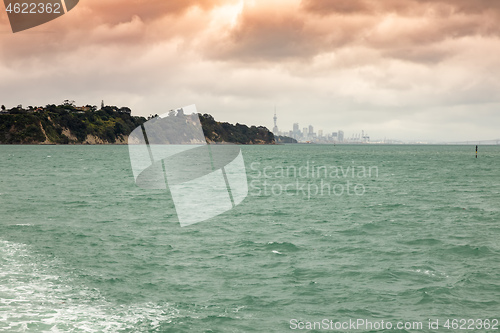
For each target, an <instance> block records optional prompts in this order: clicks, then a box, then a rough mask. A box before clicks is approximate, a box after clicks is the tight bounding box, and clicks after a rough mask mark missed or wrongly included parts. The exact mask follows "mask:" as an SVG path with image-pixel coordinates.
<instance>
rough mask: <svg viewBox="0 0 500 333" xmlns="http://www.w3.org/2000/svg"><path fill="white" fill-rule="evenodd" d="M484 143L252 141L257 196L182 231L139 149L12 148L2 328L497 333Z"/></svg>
mask: <svg viewBox="0 0 500 333" xmlns="http://www.w3.org/2000/svg"><path fill="white" fill-rule="evenodd" d="M474 148H475V147H472V146H371V145H338V146H333V145H280V146H243V147H242V151H243V154H244V159H245V164H246V167H247V176H248V181H249V185H250V187H249V195H248V197H247V198H246V199H245V200H244V201H243V203H242V204H240V205H239V206H237V207H236V208H235V209H233V210H231V211H229V212H226V213H224V214H222V215H220V216H217V217H215V218H212V219H210V220H207V221H204V222H202V223H199V224H195V225H191V226H189V227H185V228H181V227H180V225H179V223H178V221H177V217H176V213H175V207H174V204H173V202H172V199H171V196H170V193H169V192H168V191H157V190H144V189H140V188H138V187H137V186H136V185H135V184H134V179H133V176H132V171H131V167H130V162H129V157H128V150H127V147H124V146H0V332H291V331H301V328H304V329H303V331H308V332H321V331H335V332H340V331H342V332H347V331H349V332H351V331H355V330H353V329H352V328H348V329H335V323H340V324H342V323H345V322H348V321H349V320H351V321H353V320H354V321H356V320H365V322H371V323H372V325H373V324H374V326H373V327H369V326H365V327H361V328H360V327H358V328H359V329H358V330H357V331H358V332H386V331H392V332H437V331H439V332H441V331H443V332H453V331H460V332H466V331H467V332H472V331H474V332H495V331H498V329H500V326H499V325H497V326H496V328H497V330H495V326H494V320H495V319H496V320H499V319H500V167H499V166H500V147H499V146H481V147H479V148H480V149H479V158H477V159H476V158H475V156H474V154H475V151H474V150H475V149H474ZM448 319H449V320H453V319H456V320H458V323H460V322H459V320H460V319H463V320H470V319H474V320H481V321H482V323H483V324H481V326H477V324H475V325H476V326H475V327H474V328H473V329H471V328H470V327H469V329H467V330H464V329H462V330H461V329H458V328H456V327H455V329H453V328H452V327H451V326H450V328H445V327H444V325H445V324H446V320H448ZM325 320H326V321H328V322H329V323H330V325H332V326H330V327H329V328H328V329H327V328H326V327H319V326H316V327H314V326H307V325H314V323H319V322H321V323H322V324H323V323H324V321H325ZM382 320H384V322H385V323H386V325H387V323H391V324H393V325H396V324H397V323H398V322H401V323H410V322H411V323H418V322H421V323H422V327H421V328H419V327H418V326H416V327H411V328H410V327H409V326H407V327H406V328H404V326H402V328H401V329H400V328H396V327H393V328H392V329H390V330H389V329H388V328H387V327H386V326H384V327H380V326H377V325H376V323H380V321H382ZM429 320H431V322H436V320H439V322H438V325H439V327H438V329H434V328H429ZM485 320H489V321H491V324H492V325H493V326H487V325H486V324H485ZM450 325H451V324H450ZM469 325H470V321H469V322H467V325H466V326H465V328H466V327H467V326H469ZM308 328H310V329H308Z"/></svg>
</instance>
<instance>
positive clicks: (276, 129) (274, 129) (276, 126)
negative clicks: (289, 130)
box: [273, 108, 279, 135]
mask: <svg viewBox="0 0 500 333" xmlns="http://www.w3.org/2000/svg"><path fill="white" fill-rule="evenodd" d="M273 119H274V128H273V133H274V134H275V135H279V130H278V125H277V124H276V121H277V120H278V117H277V116H276V108H274V118H273Z"/></svg>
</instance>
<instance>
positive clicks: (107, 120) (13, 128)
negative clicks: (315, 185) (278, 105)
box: [0, 105, 275, 144]
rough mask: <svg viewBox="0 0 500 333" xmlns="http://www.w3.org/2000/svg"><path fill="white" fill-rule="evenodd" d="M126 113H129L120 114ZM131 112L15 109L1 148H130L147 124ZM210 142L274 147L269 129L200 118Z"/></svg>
mask: <svg viewBox="0 0 500 333" xmlns="http://www.w3.org/2000/svg"><path fill="white" fill-rule="evenodd" d="M123 109H126V111H128V112H123V111H120V110H123ZM129 111H130V109H128V108H122V109H118V108H116V107H105V108H103V109H102V110H98V111H92V110H88V111H78V110H77V109H75V108H72V107H71V106H55V105H51V106H47V107H46V108H43V109H37V110H23V109H19V108H16V109H12V110H8V114H0V144H126V143H127V140H128V135H129V134H130V133H131V132H132V131H133V130H134V129H135V128H136V127H138V126H140V125H141V124H143V123H144V122H146V121H147V119H146V118H143V117H133V116H131V115H130V113H129ZM200 120H201V123H202V127H203V132H204V134H205V137H206V139H207V141H208V142H231V143H238V144H274V143H275V141H274V135H273V134H272V133H271V132H269V130H267V128H265V127H255V126H252V127H248V126H245V125H241V124H236V125H231V124H228V123H219V122H216V121H215V120H214V119H213V117H212V116H210V115H207V114H205V115H200Z"/></svg>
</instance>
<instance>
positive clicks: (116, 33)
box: [0, 0, 500, 141]
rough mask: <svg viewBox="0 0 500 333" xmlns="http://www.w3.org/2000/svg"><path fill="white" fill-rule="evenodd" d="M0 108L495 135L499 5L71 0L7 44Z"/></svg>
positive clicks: (441, 0) (6, 38)
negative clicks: (180, 111) (191, 112)
mask: <svg viewBox="0 0 500 333" xmlns="http://www.w3.org/2000/svg"><path fill="white" fill-rule="evenodd" d="M0 9H1V12H0V104H5V105H6V106H7V107H12V106H15V105H18V104H23V105H24V106H28V105H45V104H48V103H59V102H62V101H63V100H64V99H72V100H75V101H76V104H78V105H82V104H93V105H99V104H100V102H101V100H102V99H104V101H105V103H106V104H109V105H118V106H130V107H131V108H132V110H133V112H134V114H135V115H146V116H147V115H149V114H152V113H153V114H154V113H163V112H166V111H168V110H169V109H171V108H175V107H179V106H183V105H189V104H196V105H197V107H198V111H199V112H202V113H210V114H212V115H214V117H215V118H216V119H217V120H222V121H229V122H240V123H245V124H248V125H252V124H254V125H264V126H267V127H269V128H272V126H273V125H272V117H273V111H274V106H275V105H276V108H277V111H278V126H279V127H280V129H282V130H283V129H286V130H289V129H291V127H292V125H293V123H294V122H298V123H299V124H300V128H302V127H306V126H308V125H313V126H314V128H315V130H317V129H323V131H324V132H332V131H337V130H338V129H342V130H344V131H345V132H346V135H348V136H350V135H352V134H353V133H359V132H361V130H364V131H365V132H367V133H368V134H369V135H370V136H371V137H372V138H381V139H383V138H384V137H387V138H394V139H403V140H444V141H465V140H489V139H498V138H500V130H499V125H500V93H499V92H500V56H499V54H500V39H499V37H500V25H499V24H498V22H499V21H500V2H499V1H491V0H474V1H471V0H376V1H375V0H245V1H240V0H168V1H166V0H149V1H140V0H80V3H79V4H78V6H77V7H75V9H73V10H72V11H70V12H69V13H68V14H66V15H64V16H62V17H60V18H58V19H56V20H54V21H52V22H49V23H47V24H45V25H42V26H39V27H36V28H33V29H30V30H27V31H24V32H19V33H16V34H13V33H12V31H11V29H10V26H9V20H8V17H7V15H6V13H5V10H4V7H3V5H0Z"/></svg>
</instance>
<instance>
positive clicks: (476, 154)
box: [476, 146, 477, 158]
mask: <svg viewBox="0 0 500 333" xmlns="http://www.w3.org/2000/svg"><path fill="white" fill-rule="evenodd" d="M476 158H477V146H476Z"/></svg>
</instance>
